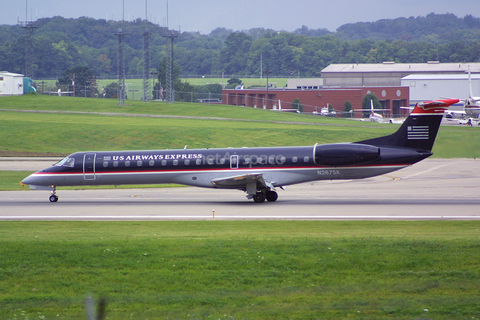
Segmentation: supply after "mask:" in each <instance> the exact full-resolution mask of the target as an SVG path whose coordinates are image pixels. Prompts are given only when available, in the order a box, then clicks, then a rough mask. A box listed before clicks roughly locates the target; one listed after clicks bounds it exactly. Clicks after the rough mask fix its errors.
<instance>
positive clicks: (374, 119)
mask: <svg viewBox="0 0 480 320" xmlns="http://www.w3.org/2000/svg"><path fill="white" fill-rule="evenodd" d="M367 110H368V111H370V116H369V117H368V119H369V120H370V122H376V123H384V119H383V116H382V115H381V114H379V113H376V112H375V109H374V108H373V100H370V109H356V111H362V112H363V111H367ZM376 110H380V111H389V109H376ZM362 121H363V119H362ZM389 123H393V122H392V120H390V121H389Z"/></svg>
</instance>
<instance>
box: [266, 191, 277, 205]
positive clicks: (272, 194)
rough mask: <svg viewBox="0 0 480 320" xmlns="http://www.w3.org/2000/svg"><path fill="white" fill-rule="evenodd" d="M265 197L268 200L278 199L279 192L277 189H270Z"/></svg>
mask: <svg viewBox="0 0 480 320" xmlns="http://www.w3.org/2000/svg"><path fill="white" fill-rule="evenodd" d="M265 197H266V198H267V201H269V202H273V201H276V200H277V199H278V194H277V193H276V192H275V191H271V190H270V191H267V193H266V194H265Z"/></svg>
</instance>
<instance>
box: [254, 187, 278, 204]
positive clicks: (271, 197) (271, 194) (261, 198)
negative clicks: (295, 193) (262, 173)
mask: <svg viewBox="0 0 480 320" xmlns="http://www.w3.org/2000/svg"><path fill="white" fill-rule="evenodd" d="M277 199H278V194H277V193H276V192H275V191H273V190H261V191H258V192H257V193H255V194H254V195H253V201H255V202H256V203H262V202H265V200H267V201H269V202H273V201H276V200H277Z"/></svg>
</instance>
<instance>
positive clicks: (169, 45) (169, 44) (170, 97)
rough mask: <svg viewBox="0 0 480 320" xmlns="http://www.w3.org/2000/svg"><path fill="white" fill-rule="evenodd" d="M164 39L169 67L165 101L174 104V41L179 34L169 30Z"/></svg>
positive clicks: (167, 67)
mask: <svg viewBox="0 0 480 320" xmlns="http://www.w3.org/2000/svg"><path fill="white" fill-rule="evenodd" d="M163 37H164V38H166V40H167V41H166V44H165V46H166V50H165V51H166V54H167V56H166V60H167V66H166V78H165V81H166V84H165V91H166V95H165V101H167V102H170V103H174V102H175V89H174V87H173V39H175V38H176V37H178V32H176V31H174V30H168V29H167V31H166V32H165V34H164V35H163Z"/></svg>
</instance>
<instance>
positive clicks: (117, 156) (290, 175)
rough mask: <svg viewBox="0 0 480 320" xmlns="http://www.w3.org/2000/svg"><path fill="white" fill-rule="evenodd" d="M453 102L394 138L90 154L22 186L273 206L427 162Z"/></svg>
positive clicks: (437, 104)
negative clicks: (196, 190)
mask: <svg viewBox="0 0 480 320" xmlns="http://www.w3.org/2000/svg"><path fill="white" fill-rule="evenodd" d="M458 101H459V100H458V99H445V100H433V101H427V102H423V103H418V104H417V105H416V107H415V108H414V110H413V111H412V112H411V113H410V115H409V116H408V117H407V119H406V120H405V122H404V123H403V124H402V125H401V126H400V128H399V129H398V130H397V131H396V132H395V133H393V134H390V135H387V136H383V137H379V138H374V139H368V140H363V141H359V142H353V143H332V144H323V145H318V144H315V145H313V146H304V147H270V148H224V149H186V148H185V149H178V150H150V151H96V152H95V151H89V152H76V153H73V154H70V155H69V156H67V157H66V158H64V159H63V160H61V161H60V162H58V163H56V164H55V165H53V166H51V167H49V168H46V169H44V170H40V171H38V172H36V173H33V174H31V175H30V176H28V177H26V178H25V179H23V180H22V182H21V184H23V185H29V186H30V188H31V189H37V190H49V191H50V192H51V195H50V197H49V200H50V201H51V202H57V201H58V196H57V195H56V188H57V187H61V186H86V185H88V186H93V185H125V184H127V185H128V184H159V183H177V184H184V185H190V186H196V187H206V188H217V189H238V190H241V191H244V192H245V193H246V194H247V198H248V199H253V200H254V201H255V202H256V203H262V202H265V200H267V201H269V202H273V201H276V200H277V198H278V194H277V192H276V188H281V189H283V187H284V186H287V185H293V184H297V183H303V182H308V181H315V180H337V179H344V180H352V179H364V178H369V177H374V176H378V175H382V174H386V173H389V172H392V171H396V170H399V169H402V168H405V167H407V166H410V165H412V164H414V163H416V162H418V161H421V160H423V159H425V158H428V157H429V156H431V155H432V154H433V153H432V151H431V150H432V147H433V144H434V141H435V137H436V135H437V132H438V129H439V127H440V122H441V120H442V117H443V114H444V112H445V111H446V110H447V109H448V107H449V106H450V105H452V104H454V103H457V102H458Z"/></svg>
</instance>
